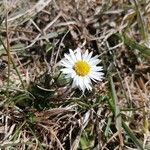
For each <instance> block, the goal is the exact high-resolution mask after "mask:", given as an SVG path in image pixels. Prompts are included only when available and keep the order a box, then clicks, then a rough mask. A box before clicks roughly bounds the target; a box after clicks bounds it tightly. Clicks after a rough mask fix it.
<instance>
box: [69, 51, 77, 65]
mask: <svg viewBox="0 0 150 150" xmlns="http://www.w3.org/2000/svg"><path fill="white" fill-rule="evenodd" d="M69 52H70V56H71V58H72V60H73V61H74V62H76V60H77V59H76V57H75V54H74V52H73V50H72V49H69Z"/></svg>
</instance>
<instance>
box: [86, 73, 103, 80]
mask: <svg viewBox="0 0 150 150" xmlns="http://www.w3.org/2000/svg"><path fill="white" fill-rule="evenodd" d="M102 75H103V73H102V72H91V73H90V74H89V77H90V78H91V79H92V80H93V81H94V82H96V80H98V81H101V80H102Z"/></svg>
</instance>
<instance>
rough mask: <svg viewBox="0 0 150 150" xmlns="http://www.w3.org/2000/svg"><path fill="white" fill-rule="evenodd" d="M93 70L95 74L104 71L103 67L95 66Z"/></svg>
mask: <svg viewBox="0 0 150 150" xmlns="http://www.w3.org/2000/svg"><path fill="white" fill-rule="evenodd" d="M91 70H92V71H95V72H97V71H102V70H103V67H101V66H93V67H91Z"/></svg>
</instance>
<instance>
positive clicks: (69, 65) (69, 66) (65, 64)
mask: <svg viewBox="0 0 150 150" xmlns="http://www.w3.org/2000/svg"><path fill="white" fill-rule="evenodd" d="M60 65H61V66H64V67H67V68H72V67H73V65H72V64H71V63H70V62H69V61H68V60H66V59H63V60H61V62H60Z"/></svg>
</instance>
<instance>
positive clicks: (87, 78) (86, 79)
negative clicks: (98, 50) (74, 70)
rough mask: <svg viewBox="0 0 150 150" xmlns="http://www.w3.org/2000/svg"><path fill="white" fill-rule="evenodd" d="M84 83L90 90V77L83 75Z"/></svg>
mask: <svg viewBox="0 0 150 150" xmlns="http://www.w3.org/2000/svg"><path fill="white" fill-rule="evenodd" d="M84 84H85V86H86V88H87V89H88V90H90V91H91V90H92V87H91V80H90V78H89V77H88V76H85V77H84Z"/></svg>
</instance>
